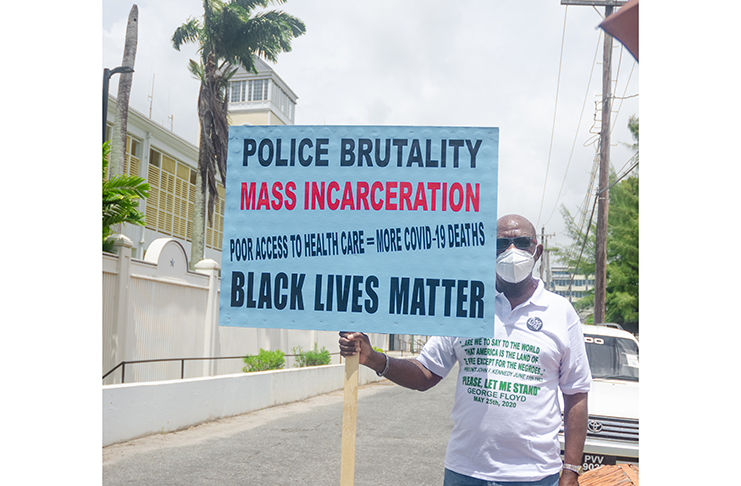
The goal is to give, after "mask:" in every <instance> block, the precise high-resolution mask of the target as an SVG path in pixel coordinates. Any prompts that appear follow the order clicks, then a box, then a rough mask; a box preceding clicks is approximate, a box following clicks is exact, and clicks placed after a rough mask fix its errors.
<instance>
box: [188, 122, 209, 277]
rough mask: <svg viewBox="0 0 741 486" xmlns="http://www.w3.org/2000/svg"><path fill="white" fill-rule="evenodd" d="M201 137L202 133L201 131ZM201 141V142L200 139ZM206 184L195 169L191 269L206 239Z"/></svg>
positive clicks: (201, 252)
mask: <svg viewBox="0 0 741 486" xmlns="http://www.w3.org/2000/svg"><path fill="white" fill-rule="evenodd" d="M201 138H203V133H201ZM201 143H203V142H202V141H201ZM205 196H206V184H205V181H204V180H203V176H202V175H201V171H200V169H199V170H197V171H196V194H195V201H194V202H193V218H192V223H191V224H192V225H193V231H192V233H191V234H192V235H193V239H192V241H191V242H190V262H189V263H188V267H190V269H191V270H192V271H195V269H196V263H198V262H200V261H201V260H203V258H204V252H205V241H206V224H205V223H206V202H205V199H204V198H205Z"/></svg>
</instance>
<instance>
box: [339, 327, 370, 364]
mask: <svg viewBox="0 0 741 486" xmlns="http://www.w3.org/2000/svg"><path fill="white" fill-rule="evenodd" d="M339 342H340V355H341V356H343V357H345V358H346V357H348V356H355V355H356V354H358V353H360V364H366V363H367V362H368V359H369V358H370V356H371V353H373V352H374V351H373V347H372V346H371V343H370V339H368V336H366V335H365V334H363V333H362V332H341V333H340V341H339Z"/></svg>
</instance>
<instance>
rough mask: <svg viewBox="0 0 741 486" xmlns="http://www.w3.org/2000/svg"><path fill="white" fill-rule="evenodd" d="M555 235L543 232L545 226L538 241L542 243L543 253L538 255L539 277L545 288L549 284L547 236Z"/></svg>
mask: <svg viewBox="0 0 741 486" xmlns="http://www.w3.org/2000/svg"><path fill="white" fill-rule="evenodd" d="M549 236H556V234H555V233H552V234H549V235H547V234H545V226H543V228H542V229H541V232H540V243H541V244H542V245H543V254H542V255H541V257H540V279H541V280H542V281H543V284H544V285H545V288H546V290H548V289H549V288H550V284H551V250H550V248H548V237H549Z"/></svg>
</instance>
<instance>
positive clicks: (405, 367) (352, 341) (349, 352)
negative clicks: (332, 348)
mask: <svg viewBox="0 0 741 486" xmlns="http://www.w3.org/2000/svg"><path fill="white" fill-rule="evenodd" d="M358 353H360V358H359V361H360V364H362V365H365V366H367V367H368V368H370V369H372V370H374V371H376V372H377V373H383V370H384V368H385V367H386V358H385V357H384V354H383V353H379V352H378V351H374V350H373V347H372V346H371V344H370V340H369V339H368V336H366V335H365V334H363V333H361V332H341V333H340V354H341V355H342V356H345V357H347V356H354V355H355V354H358ZM386 378H388V379H389V380H391V381H393V382H394V383H396V384H397V385H401V386H403V387H406V388H411V389H413V390H419V391H425V390H429V389H430V388H432V387H433V386H435V385H437V384H438V383H439V382H440V380H442V378H441V377H439V376H438V375H436V374H435V373H433V372H431V371H430V370H428V369H427V368H425V367H424V366H423V365H422V363H420V362H419V361H417V360H416V359H397V358H391V357H389V369H388V371H387V372H386Z"/></svg>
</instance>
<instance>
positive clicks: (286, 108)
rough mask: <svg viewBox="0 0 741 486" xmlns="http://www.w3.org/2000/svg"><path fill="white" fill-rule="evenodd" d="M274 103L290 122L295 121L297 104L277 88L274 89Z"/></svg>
mask: <svg viewBox="0 0 741 486" xmlns="http://www.w3.org/2000/svg"><path fill="white" fill-rule="evenodd" d="M273 103H274V104H275V106H277V107H278V109H279V110H280V111H282V112H283V113H284V114H285V115H286V116H287V117H288V119H289V120H291V121H293V114H294V107H295V106H296V103H294V101H293V100H292V99H291V97H290V96H288V94H287V93H286V92H285V91H283V89H281V88H279V87H278V86H275V88H274V89H273Z"/></svg>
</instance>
